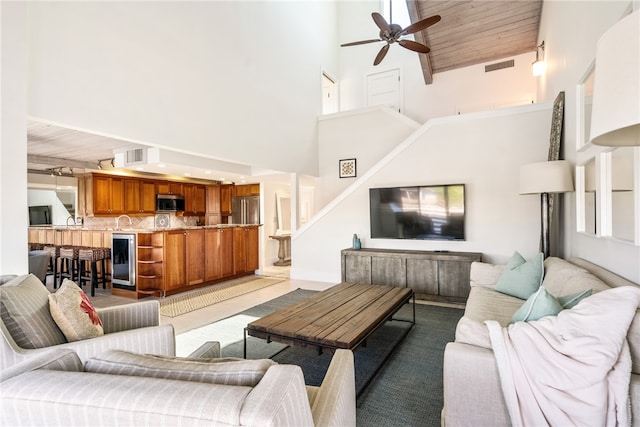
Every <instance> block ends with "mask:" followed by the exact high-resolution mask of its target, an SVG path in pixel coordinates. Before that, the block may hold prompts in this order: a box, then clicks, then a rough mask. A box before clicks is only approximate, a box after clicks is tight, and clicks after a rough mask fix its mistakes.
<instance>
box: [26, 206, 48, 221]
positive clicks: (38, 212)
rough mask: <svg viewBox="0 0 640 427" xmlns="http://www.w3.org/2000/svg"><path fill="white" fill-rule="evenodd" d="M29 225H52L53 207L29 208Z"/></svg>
mask: <svg viewBox="0 0 640 427" xmlns="http://www.w3.org/2000/svg"><path fill="white" fill-rule="evenodd" d="M29 225H51V206H29Z"/></svg>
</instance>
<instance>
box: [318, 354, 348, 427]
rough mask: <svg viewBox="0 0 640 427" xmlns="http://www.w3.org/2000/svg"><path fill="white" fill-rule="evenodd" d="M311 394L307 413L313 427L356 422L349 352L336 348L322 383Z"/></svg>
mask: <svg viewBox="0 0 640 427" xmlns="http://www.w3.org/2000/svg"><path fill="white" fill-rule="evenodd" d="M313 394H314V396H313V405H312V407H311V412H312V414H313V421H314V424H315V425H316V426H355V425H356V382H355V369H354V363H353V352H351V351H350V350H336V352H335V353H334V355H333V359H331V364H330V365H329V369H327V373H326V375H325V376H324V380H323V381H322V384H321V385H320V387H319V388H318V389H317V390H315V391H314V393H313Z"/></svg>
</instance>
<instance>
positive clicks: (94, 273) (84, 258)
mask: <svg viewBox="0 0 640 427" xmlns="http://www.w3.org/2000/svg"><path fill="white" fill-rule="evenodd" d="M104 255H105V251H104V248H81V249H80V250H79V251H78V262H79V263H80V275H79V280H80V286H81V287H84V284H85V283H86V282H87V281H91V296H92V297H93V296H95V295H96V288H97V287H98V284H99V283H100V282H102V288H103V289H105V288H106V284H105V258H104ZM98 261H100V267H101V269H100V274H98ZM87 264H88V267H89V268H90V269H91V272H90V273H89V271H88V270H87Z"/></svg>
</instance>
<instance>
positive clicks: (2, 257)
mask: <svg viewBox="0 0 640 427" xmlns="http://www.w3.org/2000/svg"><path fill="white" fill-rule="evenodd" d="M27 50H28V45H27V2H17V1H16V2H6V1H3V2H0V51H1V53H2V63H1V68H0V93H1V94H2V97H1V98H2V100H1V104H0V274H12V273H13V274H21V273H26V272H27V271H28V269H29V263H28V246H27V227H28V225H29V221H28V216H29V215H28V207H27V75H28V70H27Z"/></svg>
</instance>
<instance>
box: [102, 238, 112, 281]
mask: <svg viewBox="0 0 640 427" xmlns="http://www.w3.org/2000/svg"><path fill="white" fill-rule="evenodd" d="M100 249H102V263H101V266H100V267H101V268H102V279H103V280H102V289H106V288H107V283H108V282H111V269H109V263H108V262H110V261H111V248H100Z"/></svg>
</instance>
